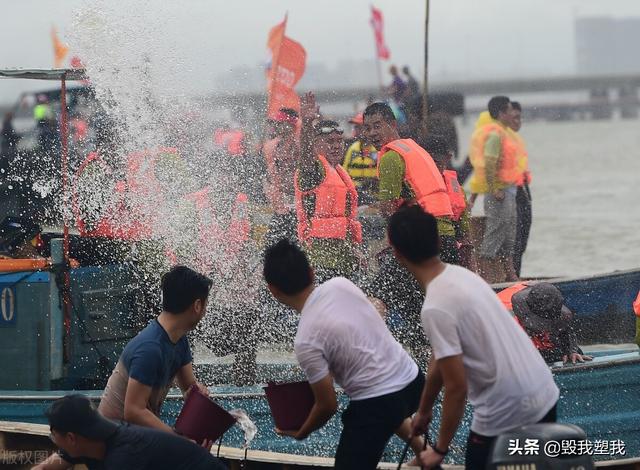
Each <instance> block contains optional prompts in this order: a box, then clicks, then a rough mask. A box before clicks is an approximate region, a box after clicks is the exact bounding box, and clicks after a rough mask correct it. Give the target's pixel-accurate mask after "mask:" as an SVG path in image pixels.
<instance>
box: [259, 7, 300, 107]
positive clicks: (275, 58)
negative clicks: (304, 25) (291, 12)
mask: <svg viewBox="0 0 640 470" xmlns="http://www.w3.org/2000/svg"><path fill="white" fill-rule="evenodd" d="M286 26H287V18H286V17H285V19H284V21H283V22H282V23H280V24H278V25H276V26H274V27H273V28H272V29H271V31H270V32H269V37H268V39H267V47H268V48H269V49H270V50H271V63H270V65H269V68H268V70H267V92H268V103H267V116H269V117H274V116H275V115H276V114H277V113H278V110H279V109H280V108H292V109H295V110H296V111H300V98H299V97H298V95H297V93H296V92H295V91H294V89H293V88H294V87H295V85H296V83H298V81H299V80H300V79H301V78H302V75H303V74H304V69H305V63H306V59H307V53H306V51H305V50H304V47H302V45H301V44H300V43H298V42H296V41H294V40H293V39H290V38H288V37H287V36H285V34H284V33H285V29H286Z"/></svg>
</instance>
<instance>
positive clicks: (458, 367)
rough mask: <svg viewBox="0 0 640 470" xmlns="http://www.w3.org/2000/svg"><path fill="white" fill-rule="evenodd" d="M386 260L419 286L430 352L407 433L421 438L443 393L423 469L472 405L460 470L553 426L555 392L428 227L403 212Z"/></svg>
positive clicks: (504, 315)
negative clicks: (498, 442)
mask: <svg viewBox="0 0 640 470" xmlns="http://www.w3.org/2000/svg"><path fill="white" fill-rule="evenodd" d="M388 236H389V241H390V243H391V246H392V247H393V250H394V254H395V255H396V257H397V258H398V261H399V262H400V263H401V264H402V265H404V266H405V267H406V268H407V269H408V270H409V271H410V272H411V273H412V274H413V275H414V276H415V278H416V279H417V280H418V282H419V283H420V285H422V286H425V289H426V298H425V301H424V305H423V307H422V314H421V316H422V325H423V327H424V330H425V334H426V335H427V338H428V339H429V342H430V344H431V347H432V351H433V354H432V358H431V362H430V363H429V368H428V372H427V382H426V385H425V388H424V391H423V394H422V398H421V401H420V407H419V409H418V413H417V414H416V416H415V418H414V420H413V424H412V428H413V434H414V435H420V434H422V433H424V432H426V431H427V429H428V425H429V422H430V421H431V410H432V408H433V405H434V403H435V400H436V398H437V396H438V394H439V393H440V390H441V389H442V388H443V387H444V390H445V391H444V399H443V403H442V421H441V424H440V432H439V435H438V439H437V441H436V443H435V445H434V446H433V447H430V448H428V449H427V450H426V451H424V452H422V453H421V454H420V460H421V463H422V465H423V466H424V467H425V468H433V467H435V466H437V465H439V464H440V463H441V462H442V460H443V459H444V457H445V455H446V454H447V452H448V449H449V444H450V443H451V440H452V439H453V435H454V434H455V432H456V428H457V427H458V424H459V422H460V419H461V417H462V415H463V413H464V408H465V401H466V397H467V396H468V397H469V402H470V403H471V404H472V405H473V408H474V412H473V421H472V423H471V432H470V434H469V438H468V440H467V451H466V458H465V465H466V468H467V469H484V468H485V466H486V461H487V459H488V457H489V451H490V448H491V444H492V442H493V441H494V440H495V437H496V436H498V435H499V434H502V433H504V432H506V431H509V430H512V429H514V428H517V427H520V426H523V425H526V424H532V423H537V422H549V421H555V420H556V403H557V401H558V398H559V395H560V392H559V390H558V387H557V386H556V384H555V383H554V381H553V376H552V375H551V371H550V370H549V368H548V367H547V365H546V364H545V362H544V360H543V359H542V357H541V356H540V354H539V353H538V351H537V350H536V348H535V346H534V345H533V343H532V342H531V340H530V339H529V337H528V336H527V334H526V333H525V332H524V331H523V329H522V328H520V326H519V325H518V324H517V322H516V321H515V319H514V318H513V317H512V316H511V315H510V314H509V312H508V311H507V310H506V309H505V308H504V306H503V305H502V303H501V302H500V300H499V299H498V296H497V295H496V294H495V293H494V292H493V290H492V289H491V287H490V286H489V285H488V284H487V283H486V282H485V281H484V280H482V279H481V278H480V277H479V276H477V275H476V274H474V273H472V272H471V271H469V270H467V269H464V268H462V267H459V266H453V265H448V264H445V263H443V262H442V261H440V258H439V257H438V230H437V226H436V219H435V218H434V217H433V216H432V215H431V214H428V213H425V212H424V211H423V210H422V209H421V208H420V207H419V206H406V207H403V208H401V209H400V210H398V211H397V212H396V213H395V214H394V215H393V216H392V217H391V219H390V221H389V227H388Z"/></svg>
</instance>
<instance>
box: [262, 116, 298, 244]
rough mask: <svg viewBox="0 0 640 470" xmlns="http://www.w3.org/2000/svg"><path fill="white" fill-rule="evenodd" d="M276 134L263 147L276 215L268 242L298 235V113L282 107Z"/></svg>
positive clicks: (268, 189) (275, 124)
mask: <svg viewBox="0 0 640 470" xmlns="http://www.w3.org/2000/svg"><path fill="white" fill-rule="evenodd" d="M270 121H271V125H272V129H273V137H272V138H271V139H269V140H267V141H266V142H265V143H264V145H263V147H262V154H263V156H264V158H265V163H266V165H267V175H266V176H267V179H266V182H265V194H266V196H267V200H268V201H269V203H270V205H271V208H272V209H273V211H274V215H273V217H272V219H271V223H270V224H269V229H268V231H267V243H268V242H269V241H273V240H279V239H280V238H281V237H283V236H286V237H289V238H292V237H295V226H296V221H295V210H294V209H295V205H294V197H295V196H294V195H295V190H294V185H293V174H294V172H295V169H296V162H297V161H298V155H299V154H300V146H299V140H298V135H297V127H298V122H299V119H298V113H297V112H296V111H295V110H293V109H289V108H281V109H280V110H279V111H278V112H277V113H276V114H275V116H271V118H270Z"/></svg>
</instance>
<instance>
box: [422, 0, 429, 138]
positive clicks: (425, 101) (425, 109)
mask: <svg viewBox="0 0 640 470" xmlns="http://www.w3.org/2000/svg"><path fill="white" fill-rule="evenodd" d="M425 8H426V10H425V14H424V85H423V89H422V127H423V131H424V132H425V134H426V133H427V132H428V129H429V124H428V122H429V0H425Z"/></svg>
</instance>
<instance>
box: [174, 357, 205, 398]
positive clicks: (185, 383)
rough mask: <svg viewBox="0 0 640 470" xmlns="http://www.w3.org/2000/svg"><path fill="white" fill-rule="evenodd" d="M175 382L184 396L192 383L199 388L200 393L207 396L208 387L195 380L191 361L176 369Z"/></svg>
mask: <svg viewBox="0 0 640 470" xmlns="http://www.w3.org/2000/svg"><path fill="white" fill-rule="evenodd" d="M176 382H178V387H180V390H182V394H183V395H184V396H185V397H186V396H187V393H188V392H189V390H190V389H191V387H192V386H194V385H195V386H196V387H198V390H200V392H201V393H203V394H204V395H207V396H209V389H208V388H207V387H205V386H204V385H202V384H201V383H199V382H198V381H197V380H196V376H195V375H194V373H193V363H191V362H189V363H188V364H185V365H183V366H182V367H181V368H180V369H179V370H178V372H177V373H176Z"/></svg>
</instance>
